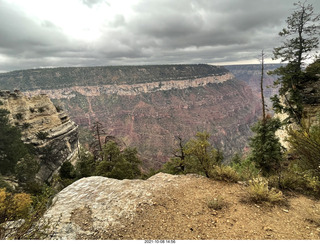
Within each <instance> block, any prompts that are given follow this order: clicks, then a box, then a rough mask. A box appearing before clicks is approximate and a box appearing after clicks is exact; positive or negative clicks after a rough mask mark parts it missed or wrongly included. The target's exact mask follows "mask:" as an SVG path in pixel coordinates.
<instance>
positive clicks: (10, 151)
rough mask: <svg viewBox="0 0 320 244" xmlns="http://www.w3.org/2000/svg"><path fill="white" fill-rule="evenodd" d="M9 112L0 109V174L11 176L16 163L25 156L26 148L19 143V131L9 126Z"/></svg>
mask: <svg viewBox="0 0 320 244" xmlns="http://www.w3.org/2000/svg"><path fill="white" fill-rule="evenodd" d="M8 114H9V111H7V110H5V109H0V173H1V174H10V173H11V174H13V173H14V171H15V166H16V164H17V162H18V161H19V160H20V159H21V158H22V157H23V156H24V155H26V154H27V153H28V152H29V150H28V147H27V146H26V145H25V144H24V143H23V142H22V141H21V133H20V131H19V130H18V129H17V128H16V127H14V126H11V125H10V124H9V119H8V117H7V116H8Z"/></svg>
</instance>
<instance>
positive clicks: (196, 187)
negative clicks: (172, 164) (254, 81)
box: [38, 173, 320, 240]
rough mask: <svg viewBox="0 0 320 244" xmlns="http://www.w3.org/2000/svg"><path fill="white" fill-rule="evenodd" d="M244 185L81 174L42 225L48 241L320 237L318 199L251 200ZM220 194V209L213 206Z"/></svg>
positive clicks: (184, 178) (194, 177) (183, 178)
mask: <svg viewBox="0 0 320 244" xmlns="http://www.w3.org/2000/svg"><path fill="white" fill-rule="evenodd" d="M246 194H247V193H246V187H245V186H244V185H242V184H231V183H226V182H219V181H214V180H210V179H208V178H205V177H202V176H198V175H180V176H177V175H169V174H163V173H159V174H157V175H154V176H153V177H151V178H149V179H148V180H122V181H121V180H115V179H109V178H104V177H89V178H83V179H81V180H79V181H77V182H75V183H73V184H72V185H70V186H68V187H67V188H65V189H64V190H62V191H61V192H60V193H58V194H57V195H56V197H55V198H54V199H53V204H52V206H51V207H50V208H49V209H48V210H47V212H46V213H45V214H44V216H43V218H42V220H41V221H40V222H39V223H38V225H39V226H40V227H41V228H40V229H41V231H43V232H46V235H45V238H46V239H63V240H68V239H85V240H86V239H103V240H106V239H112V240H114V239H120V240H128V239H129V240H131V239H142V240H147V239H149V240H150V239H151V240H155V239H162V240H172V239H177V240H180V239H186V240H190V239H191V240H200V239H207V240H213V239H219V240H221V239H227V240H230V239H240V240H244V239H247V240H248V239H251V240H252V239H260V240H261V239H282V240H287V239H293V240H297V239H316V240H319V239H320V226H319V225H318V224H319V221H320V203H319V201H317V200H312V199H310V198H307V197H305V196H301V195H292V196H287V200H288V204H286V205H280V206H270V205H263V204H262V205H261V204H260V205H257V204H254V203H249V202H248V201H246V196H247V195H246ZM218 198H219V199H222V200H223V202H224V203H223V204H222V207H221V209H217V210H214V209H213V208H210V207H209V205H208V201H210V200H212V199H218Z"/></svg>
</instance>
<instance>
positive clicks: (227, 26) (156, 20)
mask: <svg viewBox="0 0 320 244" xmlns="http://www.w3.org/2000/svg"><path fill="white" fill-rule="evenodd" d="M294 2H296V1H295V0H0V72H7V71H12V70H21V69H32V68H45V67H69V66H73V67H74V66H105V65H148V64H198V63H209V64H216V65H224V64H249V63H259V60H258V57H259V55H260V53H261V50H262V49H263V50H264V52H265V53H266V56H267V59H266V62H278V63H279V60H276V61H271V57H272V50H273V48H274V47H277V46H279V45H280V44H281V42H282V41H284V39H282V38H281V37H279V36H278V33H279V31H281V30H282V28H284V27H286V23H285V20H286V18H287V17H288V16H290V15H291V13H292V12H293V11H294V10H295V6H294V5H293V3H294ZM308 3H311V4H312V5H313V6H314V10H315V13H317V14H319V13H320V1H319V0H308Z"/></svg>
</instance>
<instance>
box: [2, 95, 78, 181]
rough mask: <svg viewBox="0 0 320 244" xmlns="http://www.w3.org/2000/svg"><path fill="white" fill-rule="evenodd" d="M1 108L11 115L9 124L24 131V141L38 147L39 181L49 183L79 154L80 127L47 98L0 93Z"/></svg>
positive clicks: (44, 96) (43, 96)
mask: <svg viewBox="0 0 320 244" xmlns="http://www.w3.org/2000/svg"><path fill="white" fill-rule="evenodd" d="M0 101H1V103H2V105H0V108H3V109H6V110H8V111H9V112H10V114H9V121H10V122H11V123H12V124H13V125H15V126H17V127H19V128H20V129H21V131H22V140H23V141H24V142H25V143H27V144H32V145H33V146H35V149H36V152H37V154H38V156H39V157H40V159H41V165H40V171H39V173H38V174H37V177H38V178H39V179H40V180H42V181H46V180H50V178H51V176H52V174H53V173H54V172H56V171H57V170H58V169H59V168H60V166H61V164H62V163H63V162H64V161H67V160H72V158H74V157H75V156H76V154H77V152H78V125H76V124H75V123H74V122H73V121H71V120H70V119H69V117H68V116H67V114H66V113H65V112H64V111H62V110H61V109H60V108H57V107H55V105H54V104H53V103H52V102H51V100H50V98H49V97H48V96H46V95H38V96H34V97H27V96H24V95H23V94H22V93H21V92H19V91H15V92H10V91H0Z"/></svg>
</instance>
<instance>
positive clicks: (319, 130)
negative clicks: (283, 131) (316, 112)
mask: <svg viewBox="0 0 320 244" xmlns="http://www.w3.org/2000/svg"><path fill="white" fill-rule="evenodd" d="M319 122H320V121H319ZM288 132H289V139H288V141H289V143H290V146H291V153H293V154H295V155H299V158H298V159H297V160H296V162H297V163H298V165H299V167H300V168H301V169H303V170H305V171H309V172H310V173H311V174H312V175H313V176H316V177H320V167H319V162H320V123H319V124H317V125H314V126H311V128H306V127H302V128H300V129H298V130H293V129H292V128H289V129H288Z"/></svg>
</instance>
